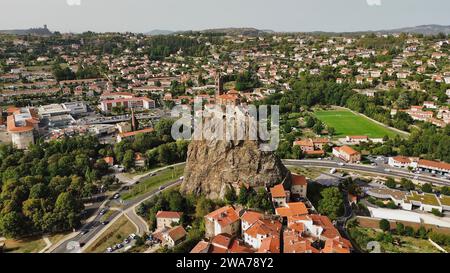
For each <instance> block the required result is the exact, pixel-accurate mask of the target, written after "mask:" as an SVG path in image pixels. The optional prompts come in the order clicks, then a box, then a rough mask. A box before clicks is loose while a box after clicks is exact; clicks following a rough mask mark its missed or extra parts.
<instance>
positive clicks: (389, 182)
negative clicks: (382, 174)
mask: <svg viewBox="0 0 450 273" xmlns="http://www.w3.org/2000/svg"><path fill="white" fill-rule="evenodd" d="M384 184H385V185H386V187H388V188H390V189H395V188H396V187H397V183H395V180H394V178H392V177H389V178H388V179H387V180H386V182H385V183H384Z"/></svg>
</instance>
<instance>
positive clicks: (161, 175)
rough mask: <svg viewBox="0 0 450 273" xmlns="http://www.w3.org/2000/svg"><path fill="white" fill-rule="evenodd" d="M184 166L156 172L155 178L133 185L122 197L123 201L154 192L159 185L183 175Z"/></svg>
mask: <svg viewBox="0 0 450 273" xmlns="http://www.w3.org/2000/svg"><path fill="white" fill-rule="evenodd" d="M184 167H185V166H184V164H183V165H180V166H176V167H173V168H169V169H166V170H163V171H160V172H158V173H157V174H156V175H155V176H152V177H149V178H147V179H146V180H144V181H142V182H141V183H139V184H137V185H135V186H134V187H133V188H132V189H130V190H129V191H128V192H126V193H124V194H123V196H122V199H123V200H129V199H132V198H134V197H136V196H139V195H141V194H144V193H147V192H150V191H153V190H156V189H157V188H159V187H160V186H161V185H164V184H166V183H168V182H170V181H175V180H177V179H178V178H179V177H181V176H182V175H183V173H184Z"/></svg>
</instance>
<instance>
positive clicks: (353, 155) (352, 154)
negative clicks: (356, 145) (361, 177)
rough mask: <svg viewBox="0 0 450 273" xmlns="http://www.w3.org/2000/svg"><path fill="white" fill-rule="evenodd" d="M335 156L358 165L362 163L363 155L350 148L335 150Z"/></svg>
mask: <svg viewBox="0 0 450 273" xmlns="http://www.w3.org/2000/svg"><path fill="white" fill-rule="evenodd" d="M333 155H334V156H335V157H337V158H340V159H342V160H344V161H345V162H348V163H357V162H359V161H361V154H360V153H359V152H357V151H355V150H354V149H353V148H351V147H349V146H342V147H335V148H333Z"/></svg>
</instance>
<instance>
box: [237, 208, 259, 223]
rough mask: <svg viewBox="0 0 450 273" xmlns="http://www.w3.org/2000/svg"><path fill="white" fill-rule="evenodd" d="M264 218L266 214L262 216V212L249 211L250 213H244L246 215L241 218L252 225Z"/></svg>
mask: <svg viewBox="0 0 450 273" xmlns="http://www.w3.org/2000/svg"><path fill="white" fill-rule="evenodd" d="M263 217H264V214H262V213H260V212H255V211H250V210H248V211H246V212H244V214H243V215H242V216H241V220H242V221H244V222H247V223H248V224H250V225H252V224H253V223H255V222H256V221H258V220H260V219H262V218H263Z"/></svg>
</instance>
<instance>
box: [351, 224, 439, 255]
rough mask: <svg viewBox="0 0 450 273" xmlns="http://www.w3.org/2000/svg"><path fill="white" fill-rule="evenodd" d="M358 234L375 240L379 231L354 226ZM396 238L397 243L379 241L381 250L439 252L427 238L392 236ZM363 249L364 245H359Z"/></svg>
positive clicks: (388, 251) (387, 251) (367, 239)
mask: <svg viewBox="0 0 450 273" xmlns="http://www.w3.org/2000/svg"><path fill="white" fill-rule="evenodd" d="M354 229H357V230H358V231H359V232H360V234H363V236H364V237H366V241H376V239H375V238H376V235H377V233H379V231H376V230H374V229H370V228H362V227H356V228H354ZM393 237H394V238H395V239H396V240H398V241H399V242H400V243H399V244H392V243H388V242H380V244H381V250H382V252H385V253H440V251H439V250H438V249H437V248H435V247H434V246H433V245H432V244H431V243H430V242H429V241H428V240H424V239H418V238H413V237H407V236H398V235H394V236H393ZM360 247H362V248H363V249H365V245H360Z"/></svg>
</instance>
